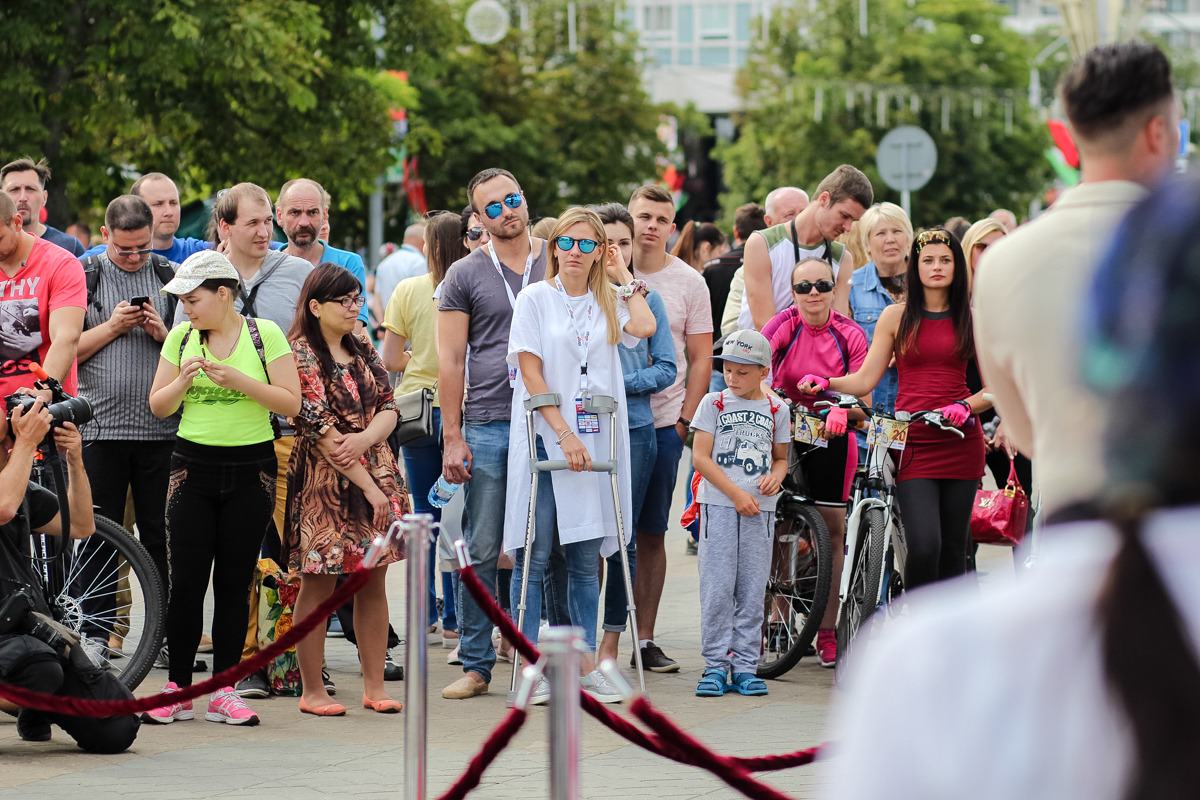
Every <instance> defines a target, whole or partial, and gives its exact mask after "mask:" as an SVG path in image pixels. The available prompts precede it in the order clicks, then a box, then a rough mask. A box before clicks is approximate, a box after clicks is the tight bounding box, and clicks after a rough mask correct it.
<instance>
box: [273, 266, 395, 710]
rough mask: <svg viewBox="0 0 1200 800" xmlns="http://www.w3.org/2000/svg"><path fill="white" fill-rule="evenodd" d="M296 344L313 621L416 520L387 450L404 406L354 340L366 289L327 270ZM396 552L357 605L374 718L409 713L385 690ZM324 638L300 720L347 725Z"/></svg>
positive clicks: (307, 680) (299, 555)
mask: <svg viewBox="0 0 1200 800" xmlns="http://www.w3.org/2000/svg"><path fill="white" fill-rule="evenodd" d="M300 295H301V296H300V303H299V304H298V306H297V310H296V319H295V321H294V322H293V323H292V329H291V331H289V333H288V339H289V340H290V341H291V343H292V351H293V353H294V355H295V358H296V367H297V369H298V371H299V373H300V388H301V391H302V393H303V402H302V405H301V409H300V415H299V416H298V417H297V418H296V420H295V426H296V444H295V448H294V449H293V450H292V457H291V460H290V461H289V462H288V492H287V504H288V524H287V533H286V535H285V538H284V557H285V559H286V562H287V564H288V568H289V570H290V571H292V572H298V573H300V596H299V598H298V599H297V601H296V611H295V613H296V617H297V619H303V618H304V617H306V616H307V615H308V614H310V613H311V612H312V611H313V610H314V609H315V608H316V607H317V606H318V605H320V604H321V603H322V602H323V601H324V600H325V599H326V598H328V597H329V595H330V594H331V593H332V592H333V589H334V586H335V584H336V582H337V577H338V575H341V574H346V573H350V572H354V571H355V570H357V569H358V568H359V566H360V565H361V564H362V561H363V557H364V555H365V554H366V551H367V549H368V548H369V547H370V546H371V542H372V540H373V539H374V538H375V537H376V536H377V535H379V534H381V533H383V532H385V531H386V530H387V528H388V526H389V525H391V523H392V521H393V520H395V519H397V518H398V517H399V516H400V515H401V514H405V513H407V512H408V510H409V499H408V493H407V492H406V490H405V488H404V484H403V481H402V480H401V478H400V475H399V473H398V472H397V470H396V461H395V459H394V458H393V456H392V452H391V450H389V449H388V446H387V437H388V434H390V433H391V432H392V430H393V429H394V428H395V427H396V421H397V415H396V405H395V402H394V400H393V397H392V390H391V386H390V385H389V384H388V379H387V371H386V370H385V369H384V367H383V364H382V363H381V362H380V360H379V356H378V354H377V353H376V352H375V349H374V348H373V347H372V346H371V344H370V342H369V341H368V340H367V339H366V337H365V336H361V335H359V336H356V335H354V324H355V320H356V319H357V318H358V310H359V309H360V308H361V307H362V304H363V297H362V294H361V293H360V289H359V284H358V279H357V278H355V277H354V275H352V274H351V273H350V272H349V271H347V270H345V269H343V268H342V267H339V266H336V265H334V264H321V265H320V266H318V267H317V268H316V269H314V270H313V271H312V272H311V273H310V274H309V276H308V279H307V280H306V281H305V282H304V288H303V289H302V290H301V293H300ZM401 557H402V555H401V553H400V552H399V551H398V550H396V549H393V550H391V551H389V552H388V553H387V554H386V555H385V557H384V558H383V560H382V561H381V562H380V565H379V566H378V568H376V569H375V570H373V571H372V574H371V578H370V580H369V581H368V582H367V584H366V585H365V586H364V587H363V588H362V589H361V590H360V591H359V592H358V594H357V595H356V597H355V603H354V629H355V631H356V633H357V636H358V647H359V656H360V660H361V666H362V675H363V707H364V708H371V709H374V710H375V711H379V712H383V713H395V712H398V711H400V709H401V705H400V703H398V702H397V701H395V700H393V699H392V698H391V697H389V696H388V695H387V693H386V692H385V691H384V688H383V669H384V657H385V654H386V642H387V627H388V605H387V595H386V594H385V592H384V573H385V572H386V566H385V565H387V564H389V563H391V562H393V561H397V560H399V559H400V558H401ZM324 651H325V632H324V630H321V629H318V630H315V631H313V632H312V633H311V634H310V635H309V636H307V637H305V638H304V639H303V640H302V641H301V642H300V643H299V644H298V645H297V647H296V655H297V657H298V659H299V662H300V676H301V681H302V682H303V684H304V693H303V695H302V696H301V698H300V710H301V711H302V712H304V713H307V714H316V715H318V716H342V715H343V714H345V713H346V708H345V706H343V705H341V704H340V703H335V702H333V700H332V699H331V698H330V696H329V694H328V692H327V691H326V690H325V687H324V685H323V683H322V680H321V661H322V659H323V657H324Z"/></svg>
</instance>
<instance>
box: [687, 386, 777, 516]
mask: <svg viewBox="0 0 1200 800" xmlns="http://www.w3.org/2000/svg"><path fill="white" fill-rule="evenodd" d="M772 403H774V405H775V410H774V412H773V413H772V411H771V404H772ZM788 423H789V420H788V410H787V405H786V404H785V403H784V402H783V401H782V400H771V399H769V398H766V397H764V398H763V399H761V400H743V399H742V398H740V397H738V396H737V395H736V394H734V393H733V392H732V391H730V390H729V389H726V390H725V391H723V392H711V393H709V394H707V395H705V396H704V399H703V400H701V401H700V406H699V408H697V409H696V416H695V418H694V419H693V420H692V428H693V429H695V430H698V431H704V432H705V433H711V434H712V435H713V448H712V459H713V461H715V462H716V464H717V466H718V467H720V468H721V470H722V471H724V473H725V474H726V475H727V476H728V477H729V479H730V480H732V481H733V482H734V483H735V484H736V485H737V486H738V488H740V489H744V490H746V491H747V492H749V493H750V494H752V495H754V496H755V497H756V498H758V508H759V510H760V511H774V510H775V503H776V502H777V501H778V500H779V493H778V492H777V493H775V494H774V495H772V496H770V497H767V496H765V495H764V494H763V493H762V492H760V491H759V490H758V480H759V478H761V477H762V476H763V475H765V474H767V473H768V472H770V471H771V447H772V445H773V444H785V443H787V441H788V437H789V435H790V430H789V427H788ZM696 499H697V500H698V501H699V502H701V503H707V504H708V505H714V506H730V507H732V506H733V500H731V499H730V498H728V497H726V496H725V495H724V493H722V492H721V491H720V490H719V489H717V488H716V487H715V486H713V485H712V484H710V483H709V482H708V481H707V480H703V479H702V480H701V481H700V490H699V491H698V492H697V493H696Z"/></svg>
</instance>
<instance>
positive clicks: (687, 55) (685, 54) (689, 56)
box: [677, 47, 695, 67]
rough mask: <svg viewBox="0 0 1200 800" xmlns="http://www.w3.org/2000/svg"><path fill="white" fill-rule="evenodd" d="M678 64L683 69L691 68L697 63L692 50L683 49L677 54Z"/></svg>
mask: <svg viewBox="0 0 1200 800" xmlns="http://www.w3.org/2000/svg"><path fill="white" fill-rule="evenodd" d="M677 60H678V64H679V66H681V67H690V66H692V65H693V64H694V63H695V54H694V53H692V48H690V47H681V48H680V49H679V53H678V54H677Z"/></svg>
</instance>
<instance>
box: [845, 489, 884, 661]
mask: <svg viewBox="0 0 1200 800" xmlns="http://www.w3.org/2000/svg"><path fill="white" fill-rule="evenodd" d="M884 525H885V520H884V516H883V509H881V508H868V509H867V510H866V511H865V512H864V513H863V515H862V517H861V518H860V519H859V521H858V537H857V539H856V541H857V542H858V550H857V552H856V553H855V554H854V568H853V570H852V572H851V573H850V587H849V589H848V590H847V592H846V599H845V601H844V602H843V603H842V609H841V612H842V613H841V614H839V615H838V622H837V666H838V668H839V669H840V668H841V667H842V665H843V663H844V662H845V659H846V658H848V657H849V655H850V652H851V650H852V649H853V646H854V639H855V636H857V634H858V632H859V629H860V628H861V627H862V626H863V624H864V623H866V621H867V620H868V619H870V617H871V615H872V614H873V613H875V608H876V606H877V605H878V603H879V580H880V578H881V577H882V576H883V534H884Z"/></svg>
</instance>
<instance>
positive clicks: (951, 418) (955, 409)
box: [938, 403, 971, 428]
mask: <svg viewBox="0 0 1200 800" xmlns="http://www.w3.org/2000/svg"><path fill="white" fill-rule="evenodd" d="M938 413H939V414H941V415H942V417H943V418H944V419H945V420H946V422H949V423H950V424H951V425H953V426H954V427H956V428H961V427H962V426H963V423H964V422H966V421H967V419H968V418H969V417H970V416H971V412H970V411H968V410H967V407H966V406H965V405H963V404H962V403H951V404H950V405H948V406H942V407H941V408H939V409H938Z"/></svg>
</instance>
